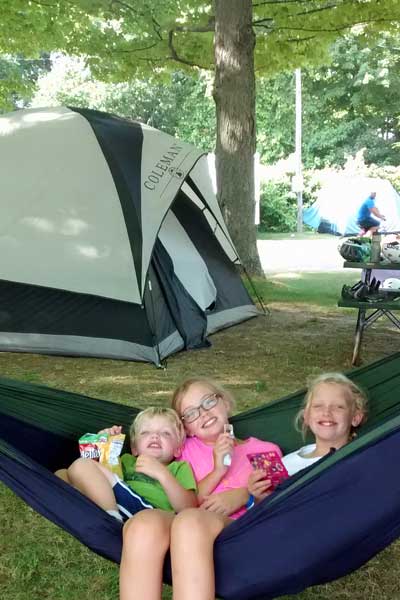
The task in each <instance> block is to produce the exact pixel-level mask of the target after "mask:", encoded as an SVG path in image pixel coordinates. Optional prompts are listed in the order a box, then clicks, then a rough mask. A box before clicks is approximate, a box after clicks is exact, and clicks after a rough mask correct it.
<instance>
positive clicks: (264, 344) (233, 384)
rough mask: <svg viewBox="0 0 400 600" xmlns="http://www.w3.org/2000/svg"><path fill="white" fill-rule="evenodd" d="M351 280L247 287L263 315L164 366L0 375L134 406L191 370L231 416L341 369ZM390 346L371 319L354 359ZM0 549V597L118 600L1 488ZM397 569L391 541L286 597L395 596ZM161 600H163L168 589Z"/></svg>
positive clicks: (73, 363) (69, 547) (98, 574)
mask: <svg viewBox="0 0 400 600" xmlns="http://www.w3.org/2000/svg"><path fill="white" fill-rule="evenodd" d="M358 278H359V273H358V272H357V273H354V272H349V271H343V272H335V273H329V274H328V273H325V274H319V273H303V274H300V275H296V276H295V277H293V276H291V277H283V276H281V275H280V276H270V277H268V279H266V280H259V281H256V285H257V287H258V289H259V292H260V293H261V294H262V295H263V297H264V301H265V302H266V303H267V304H268V306H269V308H270V311H271V312H270V315H269V316H267V317H259V318H257V319H251V320H250V321H248V322H245V323H242V324H240V325H238V326H236V327H232V328H230V329H227V330H225V331H222V332H219V333H218V334H215V335H213V336H211V338H210V340H211V342H212V348H210V349H202V350H197V351H190V352H182V353H179V354H176V355H174V356H173V357H171V358H170V359H169V360H168V368H167V369H166V370H159V369H156V368H155V367H154V366H153V365H148V364H140V363H131V362H123V361H113V360H101V359H88V358H71V357H62V356H39V355H30V354H21V353H14V354H13V353H0V372H1V373H2V375H3V376H4V377H11V378H15V379H19V380H24V381H30V382H34V383H41V384H45V385H50V386H52V387H56V388H59V389H66V390H69V391H72V392H79V393H82V394H86V395H89V396H95V397H100V398H104V399H108V400H114V401H117V402H123V403H125V404H128V405H135V406H139V407H145V406H148V405H150V404H160V405H166V404H167V403H168V400H169V398H170V395H171V392H172V390H173V389H174V387H175V386H176V385H177V384H178V383H179V382H181V381H182V379H184V378H185V377H187V376H188V375H192V374H193V375H194V374H198V375H204V376H208V377H213V378H216V379H218V380H219V381H220V382H221V383H222V384H224V385H226V386H227V387H228V388H229V389H230V390H231V391H232V392H233V393H234V395H235V397H236V400H237V410H238V411H239V412H240V411H243V410H245V409H247V408H250V407H254V406H258V405H260V404H262V403H265V402H268V401H270V400H271V399H275V398H278V397H281V396H283V395H286V394H288V393H290V392H293V391H295V390H297V389H299V388H302V387H304V385H305V382H306V380H307V378H308V377H309V376H311V375H316V374H317V373H320V372H323V371H328V370H329V371H332V370H348V369H350V367H351V365H350V360H351V353H352V345H353V332H354V327H355V318H356V313H355V311H354V310H346V309H338V308H337V299H338V297H339V294H340V290H341V286H342V285H343V283H348V284H351V283H352V281H355V280H357V279H358ZM370 342H371V343H370ZM399 342H400V338H399V335H398V331H396V330H394V329H393V328H391V327H389V326H388V325H387V324H385V323H384V322H379V323H378V324H377V326H376V327H375V326H373V327H371V328H369V329H368V331H367V332H366V336H365V342H364V344H363V349H362V357H363V359H364V361H365V362H366V363H367V362H371V361H373V360H376V359H378V358H382V357H383V356H385V355H387V354H390V353H391V352H394V351H396V350H399V349H400V343H399ZM49 452H51V448H49ZM310 526H311V525H310ZM338 526H340V515H338ZM318 534H319V533H318V532H317V533H316V535H318ZM320 535H323V531H321V532H320ZM265 543H266V544H268V540H265ZM261 551H262V550H261ZM0 553H1V560H0V599H1V600H94V599H97V598H101V600H115V599H116V598H117V597H118V568H117V566H116V565H113V564H111V563H109V562H108V561H105V560H104V559H102V558H100V557H98V556H96V555H95V554H93V553H91V552H89V551H88V550H87V549H86V548H85V547H84V546H82V545H81V544H80V543H78V541H77V540H75V539H74V538H72V537H71V536H69V535H68V534H66V533H65V532H63V531H62V530H61V529H59V528H57V527H56V526H55V525H53V524H52V523H49V522H48V521H47V520H45V519H43V518H42V517H40V516H39V515H38V514H36V513H35V512H34V511H33V510H31V509H30V508H29V507H27V506H26V505H25V504H24V503H23V502H22V501H21V500H19V499H18V498H17V497H15V496H14V495H13V494H12V493H11V492H10V491H9V490H8V489H7V488H5V487H4V486H3V485H0ZM399 565H400V541H399V542H396V543H395V544H392V546H390V547H389V548H387V549H386V550H385V551H384V552H382V553H381V554H379V555H378V556H377V557H376V558H374V559H373V560H372V561H370V562H369V563H368V564H367V565H365V566H364V567H362V568H361V569H359V570H358V571H357V572H355V573H353V574H351V575H349V576H348V577H344V578H343V579H340V580H338V581H336V582H332V583H330V584H327V585H324V586H318V587H316V588H313V589H309V590H306V591H304V592H303V593H301V594H297V595H295V596H292V597H291V598H292V599H296V600H317V599H318V600H350V599H351V600H365V599H366V598H368V600H389V599H390V600H399V599H400V592H399V584H398V582H399V580H400V566H399ZM238 568H240V565H238ZM266 568H267V565H266ZM163 598H164V600H167V599H169V598H171V594H170V590H169V589H168V588H165V592H164V596H163ZM138 600H142V599H138ZM143 600H145V599H143ZM188 600H190V598H189V599H188Z"/></svg>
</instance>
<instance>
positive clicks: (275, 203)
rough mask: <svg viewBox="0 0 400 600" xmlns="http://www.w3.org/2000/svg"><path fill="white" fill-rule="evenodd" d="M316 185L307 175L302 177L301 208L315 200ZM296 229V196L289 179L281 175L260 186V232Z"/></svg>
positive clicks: (314, 180)
mask: <svg viewBox="0 0 400 600" xmlns="http://www.w3.org/2000/svg"><path fill="white" fill-rule="evenodd" d="M317 188H318V184H317V183H316V179H315V178H314V177H311V175H309V174H307V173H306V174H305V177H304V191H303V206H304V207H305V208H306V207H307V206H310V205H311V204H312V203H313V202H314V201H315V200H316V191H317ZM296 227H297V195H296V194H295V193H294V192H292V189H291V180H290V177H289V176H288V175H287V174H286V175H282V176H281V177H280V178H279V179H277V180H275V181H272V180H271V181H268V182H267V183H266V184H264V185H263V186H262V189H261V198H260V225H259V229H260V231H276V232H290V231H296Z"/></svg>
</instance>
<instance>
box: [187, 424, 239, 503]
mask: <svg viewBox="0 0 400 600" xmlns="http://www.w3.org/2000/svg"><path fill="white" fill-rule="evenodd" d="M233 445H234V439H233V438H232V437H231V436H230V435H229V433H221V434H220V435H219V436H218V439H217V441H216V442H215V446H214V468H213V470H212V471H211V472H210V473H209V474H208V475H206V476H205V477H204V478H203V479H202V480H201V481H199V482H198V490H199V491H198V495H199V502H200V503H201V502H203V500H204V498H205V497H206V496H208V495H209V494H211V493H212V492H213V491H214V490H215V488H216V487H217V485H218V484H219V482H220V481H221V479H222V478H223V476H224V475H225V473H226V472H227V471H228V469H229V466H227V465H224V456H225V455H226V454H232V452H233ZM245 503H246V501H245Z"/></svg>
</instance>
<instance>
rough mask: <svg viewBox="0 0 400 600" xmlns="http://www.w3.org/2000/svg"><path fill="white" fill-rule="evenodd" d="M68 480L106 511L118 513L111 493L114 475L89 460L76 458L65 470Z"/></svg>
mask: <svg viewBox="0 0 400 600" xmlns="http://www.w3.org/2000/svg"><path fill="white" fill-rule="evenodd" d="M67 473H68V480H69V482H70V483H71V485H73V486H74V487H75V488H76V489H78V490H79V491H80V492H81V493H82V494H84V495H85V496H87V497H88V498H90V499H91V500H93V502H94V503H95V504H97V506H100V508H102V509H103V510H106V511H110V510H111V511H118V507H117V503H116V501H115V496H114V492H113V489H112V488H113V485H114V475H113V474H112V473H111V472H110V471H108V470H107V469H106V468H104V467H102V466H101V465H99V463H97V462H95V461H94V460H91V459H90V458H78V459H77V460H76V461H75V462H73V463H72V465H71V466H70V467H68V469H67Z"/></svg>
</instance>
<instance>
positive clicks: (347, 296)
mask: <svg viewBox="0 0 400 600" xmlns="http://www.w3.org/2000/svg"><path fill="white" fill-rule="evenodd" d="M342 300H357V301H358V302H393V301H394V300H400V279H396V278H395V277H389V278H388V279H385V280H384V281H383V282H381V281H379V279H375V277H373V278H372V279H371V281H369V282H366V281H362V280H360V281H357V283H355V284H354V285H352V286H349V285H344V286H343V287H342Z"/></svg>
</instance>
